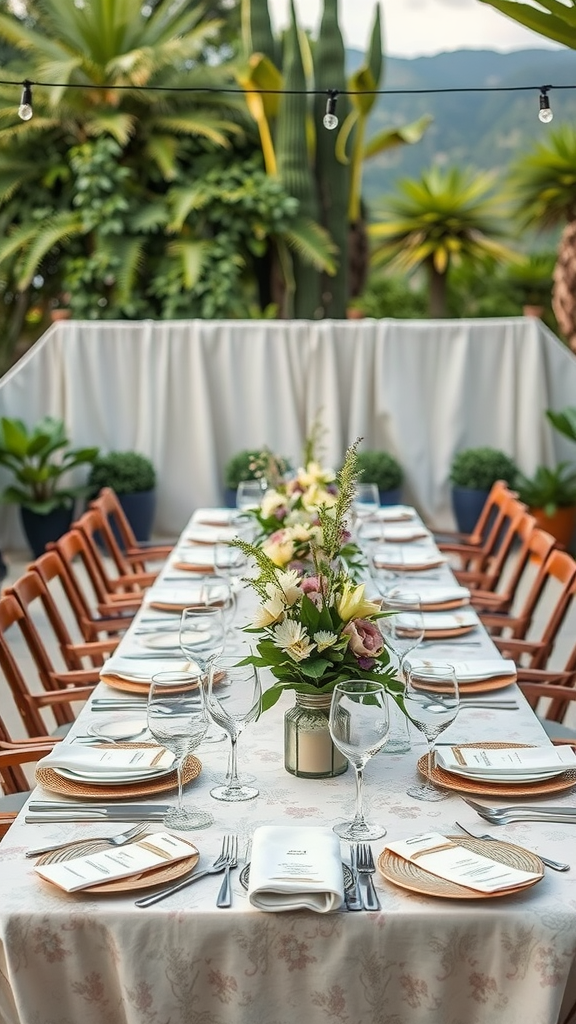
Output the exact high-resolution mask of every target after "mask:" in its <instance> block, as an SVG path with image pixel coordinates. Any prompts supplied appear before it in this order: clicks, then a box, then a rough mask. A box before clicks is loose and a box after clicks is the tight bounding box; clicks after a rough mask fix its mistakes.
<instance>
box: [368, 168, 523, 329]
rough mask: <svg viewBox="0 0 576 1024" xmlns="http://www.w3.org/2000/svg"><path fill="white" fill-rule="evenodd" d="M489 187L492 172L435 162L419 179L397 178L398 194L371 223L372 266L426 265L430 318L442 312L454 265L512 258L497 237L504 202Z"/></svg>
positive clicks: (408, 268)
mask: <svg viewBox="0 0 576 1024" xmlns="http://www.w3.org/2000/svg"><path fill="white" fill-rule="evenodd" d="M493 187H494V178H493V176H492V175H489V174H485V173H476V174H475V173H473V172H471V171H463V170H461V169H459V168H457V167H452V168H446V169H442V168H440V167H436V166H434V167H432V168H431V169H430V170H429V171H426V172H424V173H423V174H422V176H421V178H420V179H419V180H415V181H412V180H405V181H402V182H400V184H399V195H395V196H391V197H389V198H388V199H387V201H386V206H385V209H384V211H383V214H382V220H381V221H380V222H378V223H376V224H373V225H371V227H370V234H371V237H372V238H373V240H374V242H375V248H374V253H373V262H374V265H375V266H376V267H377V266H379V265H381V264H382V263H389V264H390V265H391V267H392V268H393V269H398V270H404V271H406V272H408V273H410V272H413V271H414V270H416V269H418V268H419V267H421V266H423V267H424V268H425V269H426V271H427V274H428V279H429V289H430V290H429V313H430V316H432V317H442V316H446V312H447V305H446V290H447V275H448V271H449V268H450V266H451V265H452V264H454V265H459V264H462V263H468V264H472V265H474V264H476V265H478V264H481V263H483V262H484V261H485V260H486V258H487V257H491V258H492V259H495V260H505V259H510V258H512V253H511V250H510V249H509V248H508V247H506V246H505V245H503V244H502V243H501V242H500V241H498V239H500V238H502V237H503V236H505V225H504V224H503V221H502V214H503V201H502V199H501V197H499V196H497V195H490V192H491V190H493Z"/></svg>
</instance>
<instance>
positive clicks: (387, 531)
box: [384, 523, 430, 544]
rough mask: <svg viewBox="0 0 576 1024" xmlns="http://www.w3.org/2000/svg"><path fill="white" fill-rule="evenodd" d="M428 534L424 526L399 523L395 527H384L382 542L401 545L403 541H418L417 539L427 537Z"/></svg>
mask: <svg viewBox="0 0 576 1024" xmlns="http://www.w3.org/2000/svg"><path fill="white" fill-rule="evenodd" d="M429 536H430V532H429V531H428V530H427V529H426V527H425V526H420V525H417V524H414V525H412V523H399V524H398V525H397V526H392V524H390V526H385V527H384V540H389V541H391V542H392V543H394V544H395V543H402V541H405V540H418V538H419V537H429Z"/></svg>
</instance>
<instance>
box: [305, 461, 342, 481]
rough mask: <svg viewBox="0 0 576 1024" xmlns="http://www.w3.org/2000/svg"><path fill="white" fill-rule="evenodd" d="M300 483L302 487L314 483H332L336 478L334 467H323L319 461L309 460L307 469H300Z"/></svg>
mask: <svg viewBox="0 0 576 1024" xmlns="http://www.w3.org/2000/svg"><path fill="white" fill-rule="evenodd" d="M297 478H298V483H299V484H301V486H302V487H310V486H312V485H313V484H330V483H332V481H333V480H335V479H336V474H335V472H334V470H333V469H327V468H326V467H322V466H321V465H320V463H319V462H309V463H308V465H307V466H306V469H299V470H298V477H297Z"/></svg>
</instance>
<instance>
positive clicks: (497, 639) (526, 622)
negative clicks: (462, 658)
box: [480, 529, 576, 668]
mask: <svg viewBox="0 0 576 1024" xmlns="http://www.w3.org/2000/svg"><path fill="white" fill-rule="evenodd" d="M540 534H544V537H545V538H549V536H550V535H549V534H548V535H546V534H545V532H544V531H543V530H538V529H537V530H535V532H534V536H535V538H536V537H537V535H540ZM575 581H576V562H575V561H574V558H573V557H572V555H570V554H569V553H568V552H567V551H559V550H557V549H553V550H552V551H550V553H549V554H548V556H547V557H546V559H545V560H544V561H543V563H542V564H540V565H538V567H537V570H536V573H535V576H534V579H533V582H532V585H531V587H530V588H529V589H528V592H527V595H526V598H525V600H524V602H523V604H522V607H521V609H519V611H518V612H517V613H516V614H513V615H497V614H487V615H486V614H481V616H480V617H481V619H482V622H483V623H484V625H485V626H486V627H487V628H488V629H489V630H490V631H491V633H492V639H493V640H494V643H495V644H496V646H497V647H498V650H499V651H500V652H501V653H502V654H504V656H505V657H508V658H514V660H515V661H516V662H517V663H518V664H520V665H521V666H523V667H524V668H546V665H547V661H548V659H549V657H550V654H551V652H552V649H553V647H554V643H555V640H556V637H557V633H558V630H559V629H560V626H561V624H562V622H563V620H564V618H565V616H566V611H567V607H568V605H569V604H570V603H571V600H572V597H573V584H574V582H575ZM505 629H508V631H509V635H508V636H502V632H503V630H505ZM534 633H536V636H534ZM498 634H500V635H498Z"/></svg>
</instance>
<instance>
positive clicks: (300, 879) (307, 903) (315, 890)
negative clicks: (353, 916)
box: [248, 825, 344, 913]
mask: <svg viewBox="0 0 576 1024" xmlns="http://www.w3.org/2000/svg"><path fill="white" fill-rule="evenodd" d="M248 896H249V899H250V902H251V903H252V905H253V906H254V907H257V908H258V909H259V910H316V911H318V912H319V913H327V912H328V911H329V910H337V909H338V907H339V906H340V905H341V904H342V902H343V900H344V880H343V875H342V858H341V853H340V840H339V839H338V836H336V835H335V834H334V832H333V831H332V830H331V829H325V828H315V827H301V828H294V827H292V826H283V825H263V826H261V827H260V828H257V829H256V830H255V832H254V837H253V840H252V861H251V864H250V882H249V886H248Z"/></svg>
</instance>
